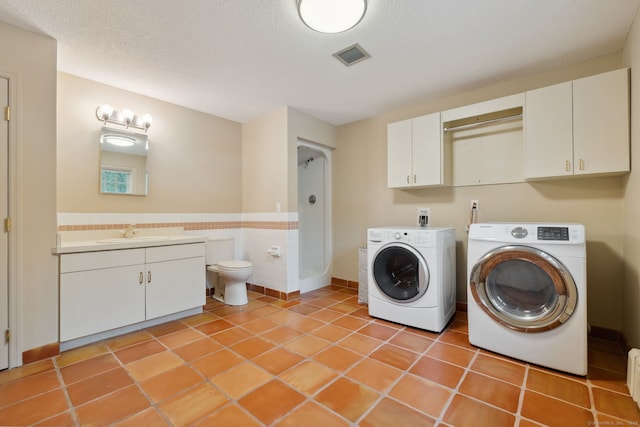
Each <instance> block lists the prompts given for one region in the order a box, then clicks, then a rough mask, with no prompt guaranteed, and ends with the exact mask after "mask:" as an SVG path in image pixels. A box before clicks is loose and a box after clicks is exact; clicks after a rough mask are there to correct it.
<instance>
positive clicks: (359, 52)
mask: <svg viewBox="0 0 640 427" xmlns="http://www.w3.org/2000/svg"><path fill="white" fill-rule="evenodd" d="M333 56H335V57H336V58H337V59H338V60H339V61H340V62H342V63H343V64H344V65H346V66H347V67H348V66H351V65H353V64H357V63H358V62H362V61H364V60H365V59H368V58H371V56H370V55H369V54H368V53H367V51H366V50H364V49H363V48H362V46H360V45H359V44H358V43H356V44H354V45H351V46H349V47H346V48H344V49H342V50H341V51H340V52H336V53H334V54H333Z"/></svg>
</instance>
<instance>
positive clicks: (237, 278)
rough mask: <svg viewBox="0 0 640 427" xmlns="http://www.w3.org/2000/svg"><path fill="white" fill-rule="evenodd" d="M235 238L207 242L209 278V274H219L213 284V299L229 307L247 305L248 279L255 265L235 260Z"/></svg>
mask: <svg viewBox="0 0 640 427" xmlns="http://www.w3.org/2000/svg"><path fill="white" fill-rule="evenodd" d="M234 244H235V240H234V238H233V237H218V238H211V239H209V240H207V242H206V249H205V254H206V263H207V276H209V275H210V273H209V272H212V273H217V276H218V277H217V278H216V279H217V280H212V281H210V280H209V277H207V282H213V286H212V287H213V289H214V294H213V298H215V299H217V300H219V301H221V302H224V303H225V304H228V305H245V304H246V303H247V302H248V298H247V279H248V278H249V276H250V275H251V273H252V272H253V264H252V263H250V262H249V261H243V260H237V259H233V258H234Z"/></svg>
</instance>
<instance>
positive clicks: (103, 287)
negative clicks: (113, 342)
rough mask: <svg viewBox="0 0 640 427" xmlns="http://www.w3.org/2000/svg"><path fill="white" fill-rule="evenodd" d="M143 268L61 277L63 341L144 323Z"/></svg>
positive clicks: (61, 327)
mask: <svg viewBox="0 0 640 427" xmlns="http://www.w3.org/2000/svg"><path fill="white" fill-rule="evenodd" d="M144 267H145V266H144V264H140V265H129V266H125V267H112V268H104V269H99V270H89V271H76V272H71V273H64V274H61V275H60V341H61V342H64V341H68V340H72V339H76V338H80V337H84V336H87V335H91V334H95V333H98V332H103V331H106V330H109V329H114V328H119V327H121V326H126V325H130V324H132V323H137V322H142V321H143V320H144V319H145V316H144V300H145V286H144V280H143V278H142V280H141V275H142V274H143V272H144Z"/></svg>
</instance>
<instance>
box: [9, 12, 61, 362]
mask: <svg viewBox="0 0 640 427" xmlns="http://www.w3.org/2000/svg"><path fill="white" fill-rule="evenodd" d="M56 55H57V47H56V42H55V40H53V39H50V38H48V37H43V36H39V35H36V34H33V33H30V32H27V31H24V30H21V29H18V28H16V27H13V26H10V25H6V24H4V23H2V22H0V75H3V76H4V77H9V79H10V93H11V94H12V95H11V96H12V101H13V102H15V104H13V105H12V107H13V119H12V121H11V123H10V137H9V139H10V147H11V149H10V157H11V158H12V159H13V161H14V162H15V163H13V164H12V168H14V169H13V170H15V171H17V174H16V175H15V176H16V178H17V182H13V183H11V186H10V187H11V189H13V190H15V191H16V192H14V193H12V196H11V197H12V200H15V201H16V204H17V206H13V208H10V209H13V210H14V212H17V218H14V231H12V234H11V237H10V239H15V240H13V242H14V243H13V244H12V248H15V249H16V251H12V253H11V255H10V256H11V260H10V262H11V267H10V268H11V274H12V276H11V277H12V278H13V279H14V280H15V285H16V287H17V290H18V293H19V295H20V300H21V305H20V306H19V307H18V313H19V314H21V318H20V319H19V320H18V321H19V322H20V327H21V334H16V335H17V336H15V335H14V337H15V339H16V340H17V341H18V345H17V346H18V350H19V352H21V351H23V350H27V349H31V348H34V347H39V346H43V345H46V344H51V343H55V342H57V341H58V328H57V325H58V278H57V259H56V257H54V256H52V255H51V248H52V247H54V246H55V244H56V180H55V178H56V160H55V159H56V67H57V63H56V61H57V60H56ZM14 267H16V268H15V269H14ZM2 270H3V271H4V268H3V269H2ZM10 296H11V300H10V301H14V300H15V298H16V297H15V295H10ZM2 301H3V302H4V303H6V299H4V298H3V299H2ZM12 313H13V314H16V313H15V311H13V310H12ZM10 326H11V325H10ZM12 326H14V327H15V326H16V325H15V324H14V325H12ZM16 362H17V363H21V360H20V361H16V360H15V359H14V360H10V363H11V364H12V365H14V366H15V364H16Z"/></svg>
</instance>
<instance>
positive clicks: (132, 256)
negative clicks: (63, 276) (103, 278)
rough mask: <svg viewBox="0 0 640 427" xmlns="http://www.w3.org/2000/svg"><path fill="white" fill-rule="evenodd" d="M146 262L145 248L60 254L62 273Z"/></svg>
mask: <svg viewBox="0 0 640 427" xmlns="http://www.w3.org/2000/svg"><path fill="white" fill-rule="evenodd" d="M144 263H145V249H122V250H116V251H99V252H83V253H75V254H63V255H61V256H60V273H71V272H74V271H87V270H99V269H103V268H112V267H124V266H127V265H136V264H144Z"/></svg>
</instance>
